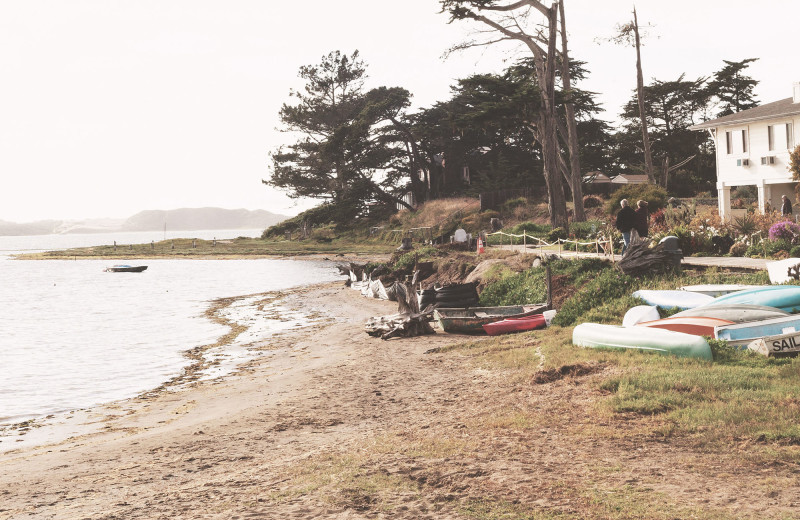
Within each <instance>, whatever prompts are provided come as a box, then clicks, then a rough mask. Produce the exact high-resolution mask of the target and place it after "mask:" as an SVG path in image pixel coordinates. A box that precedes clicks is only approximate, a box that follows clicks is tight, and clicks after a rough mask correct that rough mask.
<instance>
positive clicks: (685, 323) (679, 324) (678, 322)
mask: <svg viewBox="0 0 800 520" xmlns="http://www.w3.org/2000/svg"><path fill="white" fill-rule="evenodd" d="M724 325H733V322H732V321H729V320H723V319H720V318H706V317H699V316H678V317H677V318H676V317H674V316H673V317H670V318H663V319H660V320H654V321H644V322H640V323H637V324H636V326H637V327H655V328H659V329H665V330H672V331H675V332H683V333H684V334H692V335H695V336H711V337H712V338H715V337H716V335H715V334H716V332H715V327H719V326H724Z"/></svg>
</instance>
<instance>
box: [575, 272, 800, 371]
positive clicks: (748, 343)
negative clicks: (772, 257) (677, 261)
mask: <svg viewBox="0 0 800 520" xmlns="http://www.w3.org/2000/svg"><path fill="white" fill-rule="evenodd" d="M703 287H705V288H708V289H709V290H717V291H718V294H719V295H718V296H716V297H715V296H712V295H710V294H704V293H701V292H692V291H691V290H688V289H686V288H684V290H676V291H644V290H643V291H637V292H635V293H634V294H633V295H634V296H635V297H638V298H640V299H642V300H644V301H645V302H646V303H648V305H639V306H636V307H633V308H631V309H630V310H629V311H628V312H627V313H626V315H625V318H624V320H623V324H622V325H621V326H618V325H605V324H597V323H583V324H580V325H578V326H577V327H575V329H574V330H573V343H574V344H575V345H579V346H585V347H593V348H614V349H630V350H641V351H653V352H659V353H664V354H673V355H676V356H681V357H695V358H700V359H707V360H710V359H712V354H711V347H710V346H709V344H708V342H707V341H706V339H705V338H704V336H708V337H711V338H716V339H723V340H725V341H727V342H728V343H729V344H730V345H732V346H735V347H737V348H740V349H750V350H753V351H755V352H759V353H761V354H763V355H767V356H788V355H797V354H798V353H800V314H791V313H792V312H798V311H800V286H794V285H777V286H738V287H737V286H722V287H718V288H716V289H714V287H713V286H703ZM731 287H733V288H732V289H731ZM727 289H731V290H727ZM676 307H677V308H680V309H684V310H683V311H681V312H678V313H677V314H674V315H673V316H671V317H669V318H660V314H659V312H658V309H659V308H663V309H673V308H676Z"/></svg>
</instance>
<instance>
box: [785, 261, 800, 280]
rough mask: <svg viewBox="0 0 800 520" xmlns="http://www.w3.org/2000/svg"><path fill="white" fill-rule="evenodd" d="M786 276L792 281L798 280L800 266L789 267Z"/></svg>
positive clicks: (799, 278) (799, 277)
mask: <svg viewBox="0 0 800 520" xmlns="http://www.w3.org/2000/svg"><path fill="white" fill-rule="evenodd" d="M786 275H787V276H788V277H789V278H791V279H792V280H800V264H795V265H791V266H789V267H788V268H787V269H786Z"/></svg>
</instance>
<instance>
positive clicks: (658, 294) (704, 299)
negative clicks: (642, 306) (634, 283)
mask: <svg viewBox="0 0 800 520" xmlns="http://www.w3.org/2000/svg"><path fill="white" fill-rule="evenodd" d="M633 297H634V298H640V299H642V300H644V301H645V302H646V303H647V304H649V305H655V306H657V307H660V308H662V309H673V308H675V307H677V308H679V309H692V308H694V307H700V306H701V305H706V304H708V303H711V302H712V301H714V297H713V296H709V295H707V294H700V293H693V292H688V291H680V290H673V291H669V290H667V291H659V290H647V289H643V290H639V291H636V292H635V293H633Z"/></svg>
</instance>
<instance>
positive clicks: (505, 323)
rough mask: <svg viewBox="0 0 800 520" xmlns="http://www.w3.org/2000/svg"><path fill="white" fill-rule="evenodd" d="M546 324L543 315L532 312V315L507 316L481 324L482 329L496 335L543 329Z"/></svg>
mask: <svg viewBox="0 0 800 520" xmlns="http://www.w3.org/2000/svg"><path fill="white" fill-rule="evenodd" d="M546 326H547V321H546V320H545V319H544V315H542V314H534V315H532V316H521V317H519V318H507V319H505V320H500V321H495V322H493V323H486V324H485V325H483V330H485V331H486V334H488V335H490V336H497V335H498V334H508V333H509V332H523V331H526V330H535V329H543V328H545V327H546Z"/></svg>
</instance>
